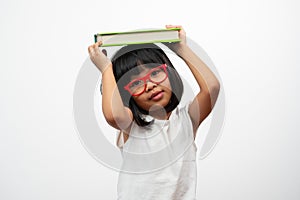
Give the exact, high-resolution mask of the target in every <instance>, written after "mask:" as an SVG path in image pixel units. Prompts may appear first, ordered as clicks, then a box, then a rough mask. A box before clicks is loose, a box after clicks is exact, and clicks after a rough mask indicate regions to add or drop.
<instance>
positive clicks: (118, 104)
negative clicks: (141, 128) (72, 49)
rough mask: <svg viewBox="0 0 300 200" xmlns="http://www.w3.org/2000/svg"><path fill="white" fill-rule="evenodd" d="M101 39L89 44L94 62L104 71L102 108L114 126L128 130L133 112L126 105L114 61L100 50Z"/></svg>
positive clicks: (108, 120) (107, 119)
mask: <svg viewBox="0 0 300 200" xmlns="http://www.w3.org/2000/svg"><path fill="white" fill-rule="evenodd" d="M101 44H102V43H101V41H99V42H97V43H95V44H93V45H91V46H89V48H88V50H89V54H90V58H91V60H92V62H93V63H94V64H95V66H96V67H97V68H98V69H99V70H100V71H101V73H102V110H103V114H104V117H105V119H106V121H107V122H108V123H109V124H110V125H111V126H112V127H114V128H116V129H119V130H127V129H128V128H129V126H130V125H131V122H132V118H133V117H132V113H131V111H130V109H129V108H127V107H125V106H124V104H123V101H122V98H121V95H120V93H119V90H118V87H117V83H116V80H115V77H114V74H113V69H112V63H111V61H110V60H109V59H108V58H107V57H106V55H105V54H104V53H103V52H101V51H100V50H99V46H100V45H101Z"/></svg>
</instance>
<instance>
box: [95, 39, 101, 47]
mask: <svg viewBox="0 0 300 200" xmlns="http://www.w3.org/2000/svg"><path fill="white" fill-rule="evenodd" d="M95 44H96V45H97V46H98V47H100V46H101V45H102V44H103V42H102V41H101V40H99V41H98V42H96V43H95Z"/></svg>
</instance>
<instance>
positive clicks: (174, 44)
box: [163, 25, 187, 54]
mask: <svg viewBox="0 0 300 200" xmlns="http://www.w3.org/2000/svg"><path fill="white" fill-rule="evenodd" d="M166 28H167V29H169V28H180V30H179V31H178V34H179V39H180V40H181V41H180V42H170V43H163V44H164V45H166V46H167V47H168V48H169V49H171V50H172V51H173V52H175V53H176V54H178V53H179V51H180V50H181V49H182V48H183V47H185V46H186V45H187V44H186V34H185V31H184V29H183V28H182V26H181V25H166Z"/></svg>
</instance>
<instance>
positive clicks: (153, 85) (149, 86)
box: [146, 80, 157, 91]
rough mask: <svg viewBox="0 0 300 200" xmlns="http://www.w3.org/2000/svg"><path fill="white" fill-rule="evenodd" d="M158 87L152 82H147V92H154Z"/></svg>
mask: <svg viewBox="0 0 300 200" xmlns="http://www.w3.org/2000/svg"><path fill="white" fill-rule="evenodd" d="M156 86H157V84H156V83H153V82H152V81H150V80H148V81H147V82H146V91H149V90H152V89H153V88H154V87H156Z"/></svg>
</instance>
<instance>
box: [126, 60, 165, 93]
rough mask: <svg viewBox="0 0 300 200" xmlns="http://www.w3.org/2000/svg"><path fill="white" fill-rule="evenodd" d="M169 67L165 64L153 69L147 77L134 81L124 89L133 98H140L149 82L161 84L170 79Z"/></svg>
mask: <svg viewBox="0 0 300 200" xmlns="http://www.w3.org/2000/svg"><path fill="white" fill-rule="evenodd" d="M166 68H167V65H166V64H163V65H160V66H158V67H155V68H153V69H151V70H150V71H149V72H148V73H147V74H146V76H144V77H141V78H137V79H134V80H132V81H130V82H129V83H128V84H127V85H126V86H125V87H124V89H125V90H127V91H128V92H129V93H130V94H131V95H132V96H139V95H141V94H142V93H143V92H144V91H145V90H146V86H147V80H150V81H151V82H152V83H155V84H160V83H161V82H163V81H164V80H166V78H167V77H168V72H167V69H166Z"/></svg>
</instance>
